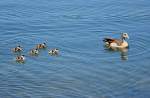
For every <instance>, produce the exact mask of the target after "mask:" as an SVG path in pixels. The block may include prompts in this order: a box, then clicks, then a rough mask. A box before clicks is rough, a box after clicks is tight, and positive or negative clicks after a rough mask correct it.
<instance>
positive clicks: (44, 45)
mask: <svg viewBox="0 0 150 98" xmlns="http://www.w3.org/2000/svg"><path fill="white" fill-rule="evenodd" d="M46 47H47V46H46V43H43V44H38V45H36V48H37V49H44V48H46Z"/></svg>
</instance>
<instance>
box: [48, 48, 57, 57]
mask: <svg viewBox="0 0 150 98" xmlns="http://www.w3.org/2000/svg"><path fill="white" fill-rule="evenodd" d="M48 53H49V54H51V55H57V54H58V53H59V49H57V48H55V49H51V50H49V52H48Z"/></svg>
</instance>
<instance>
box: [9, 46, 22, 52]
mask: <svg viewBox="0 0 150 98" xmlns="http://www.w3.org/2000/svg"><path fill="white" fill-rule="evenodd" d="M22 50H23V48H22V47H21V46H20V45H19V46H17V47H15V48H13V49H12V51H13V52H21V51H22Z"/></svg>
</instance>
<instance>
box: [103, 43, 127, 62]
mask: <svg viewBox="0 0 150 98" xmlns="http://www.w3.org/2000/svg"><path fill="white" fill-rule="evenodd" d="M105 48H106V50H108V51H111V52H118V53H120V58H121V60H128V48H110V47H107V46H105Z"/></svg>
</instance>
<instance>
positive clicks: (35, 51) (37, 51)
mask: <svg viewBox="0 0 150 98" xmlns="http://www.w3.org/2000/svg"><path fill="white" fill-rule="evenodd" d="M29 54H31V55H38V54H39V50H38V49H37V48H36V49H32V50H31V51H30V52H29Z"/></svg>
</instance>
